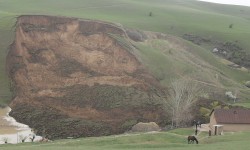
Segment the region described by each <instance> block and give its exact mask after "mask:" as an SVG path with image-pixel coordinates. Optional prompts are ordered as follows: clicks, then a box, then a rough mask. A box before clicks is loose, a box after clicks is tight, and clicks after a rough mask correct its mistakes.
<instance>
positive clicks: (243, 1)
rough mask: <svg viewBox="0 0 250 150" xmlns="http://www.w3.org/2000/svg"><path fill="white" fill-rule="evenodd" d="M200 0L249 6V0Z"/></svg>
mask: <svg viewBox="0 0 250 150" xmlns="http://www.w3.org/2000/svg"><path fill="white" fill-rule="evenodd" d="M200 1H206V2H213V3H221V4H233V5H244V6H250V0H200Z"/></svg>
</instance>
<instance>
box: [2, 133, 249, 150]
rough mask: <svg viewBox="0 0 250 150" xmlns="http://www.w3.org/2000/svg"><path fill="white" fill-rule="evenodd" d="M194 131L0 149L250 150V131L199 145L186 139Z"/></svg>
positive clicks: (210, 140)
mask: <svg viewBox="0 0 250 150" xmlns="http://www.w3.org/2000/svg"><path fill="white" fill-rule="evenodd" d="M191 133H192V130H191V129H178V130H173V131H171V132H160V133H144V134H130V135H117V136H107V137H92V138H81V139H72V140H58V141H54V142H49V143H44V144H41V143H25V144H18V145H1V146H0V149H1V150H30V149H36V150H50V149H51V150H52V149H53V150H59V149H60V150H78V149H79V150H80V149H81V150H82V149H91V150H92V149H93V150H99V149H102V150H106V149H134V150H141V149H159V150H161V149H168V150H184V149H185V150H196V149H197V150H198V149H199V150H210V149H220V150H227V149H236V148H237V149H248V148H249V146H250V143H249V138H250V133H249V132H239V133H234V134H231V133H230V134H226V135H223V136H212V137H206V136H204V135H202V136H199V137H198V139H199V141H200V144H198V145H197V144H187V140H186V137H187V135H190V134H191Z"/></svg>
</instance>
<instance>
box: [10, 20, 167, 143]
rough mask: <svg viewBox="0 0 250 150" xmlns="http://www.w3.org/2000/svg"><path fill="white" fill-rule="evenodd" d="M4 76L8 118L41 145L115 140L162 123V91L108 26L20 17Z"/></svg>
mask: <svg viewBox="0 0 250 150" xmlns="http://www.w3.org/2000/svg"><path fill="white" fill-rule="evenodd" d="M7 68H8V71H9V76H10V78H11V90H12V93H13V100H12V102H11V105H10V106H11V108H12V112H11V113H10V114H11V115H12V116H13V117H15V118H16V119H17V120H18V121H19V122H22V123H25V124H28V125H29V126H30V127H32V128H35V129H36V130H37V133H38V134H40V135H44V136H46V137H48V138H52V139H53V138H66V137H82V136H100V135H109V134H118V133H122V132H124V131H126V130H129V129H130V128H131V127H132V126H133V125H134V124H136V123H137V122H140V121H144V122H149V121H153V122H156V123H157V124H159V125H162V124H163V123H164V120H166V118H165V117H166V114H165V112H164V111H163V107H162V103H163V100H164V98H165V94H164V91H163V90H162V87H161V86H160V85H159V83H158V82H157V81H156V80H155V79H154V77H153V76H152V75H151V74H150V73H148V72H147V71H146V70H145V68H144V67H143V65H142V63H141V62H140V61H139V57H138V56H137V55H136V52H135V48H134V47H133V46H132V45H131V44H130V43H129V42H128V40H127V35H126V32H124V30H123V28H122V27H120V26H117V25H115V24H110V23H106V22H101V21H93V20H80V19H76V18H65V17H52V16H27V15H25V16H20V17H18V18H17V22H16V36H15V41H14V42H13V44H12V45H11V46H10V51H9V54H8V58H7Z"/></svg>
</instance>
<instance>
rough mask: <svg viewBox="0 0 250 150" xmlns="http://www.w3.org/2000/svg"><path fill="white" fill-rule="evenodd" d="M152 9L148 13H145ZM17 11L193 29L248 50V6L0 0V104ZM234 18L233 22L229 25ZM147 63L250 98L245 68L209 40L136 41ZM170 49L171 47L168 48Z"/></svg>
mask: <svg viewBox="0 0 250 150" xmlns="http://www.w3.org/2000/svg"><path fill="white" fill-rule="evenodd" d="M150 12H152V16H149V13H150ZM21 14H47V15H60V16H72V17H79V18H89V19H99V20H105V21H110V22H117V23H121V24H122V25H124V26H125V27H129V28H135V29H141V30H147V31H154V32H161V33H166V34H172V35H175V36H179V37H182V36H183V35H184V34H193V35H197V36H200V37H204V38H209V39H212V40H214V41H221V42H227V41H229V42H234V41H237V43H238V45H240V46H241V47H242V48H243V49H244V50H246V51H247V52H248V53H250V42H248V40H249V38H250V26H249V24H250V17H249V16H250V7H243V6H227V5H218V4H209V3H204V2H197V1H195V0H154V1H151V0H95V1H92V0H73V1H67V0H61V1H56V0H43V1H33V0H22V1H20V0H1V1H0V53H1V57H0V83H1V87H0V98H1V99H0V104H1V103H2V104H6V100H8V99H9V97H10V92H9V90H8V88H9V86H8V78H7V76H6V74H5V67H4V66H5V56H6V52H7V50H6V49H7V47H8V45H9V44H10V43H11V42H12V39H13V29H12V26H13V25H14V23H15V18H16V16H18V15H21ZM230 24H233V28H229V25H230ZM134 45H136V47H138V49H139V53H140V55H141V57H142V59H143V62H144V63H145V64H146V66H147V67H148V68H149V69H150V70H151V71H152V72H153V73H154V74H155V76H157V77H158V79H159V80H161V82H162V84H164V85H168V83H169V82H170V81H171V79H173V78H176V77H180V76H187V77H189V78H192V79H194V80H196V81H199V82H202V83H206V84H207V85H208V86H209V87H210V88H212V89H214V90H215V91H216V89H221V91H223V92H224V91H228V90H230V91H235V90H238V91H240V92H239V93H240V94H239V95H240V96H241V97H242V100H244V101H246V102H248V101H250V100H249V98H248V97H249V95H250V94H249V93H250V90H249V89H247V88H246V87H244V86H243V84H244V82H245V81H247V80H250V74H249V73H248V72H247V71H241V70H237V69H233V68H230V67H228V66H227V65H225V64H224V63H222V60H221V59H220V58H217V57H215V56H214V55H213V54H212V53H211V52H210V51H211V50H210V49H211V48H212V47H214V45H213V43H208V44H207V45H206V44H205V45H203V44H202V45H200V46H197V45H194V44H192V43H190V42H187V41H185V40H182V39H181V38H176V37H171V38H168V39H166V40H162V39H154V40H148V41H146V42H143V43H140V42H135V43H134ZM170 51H171V52H170Z"/></svg>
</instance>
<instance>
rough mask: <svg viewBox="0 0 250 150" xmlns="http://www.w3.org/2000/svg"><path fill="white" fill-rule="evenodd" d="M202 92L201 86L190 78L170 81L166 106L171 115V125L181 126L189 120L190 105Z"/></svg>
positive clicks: (190, 116)
mask: <svg viewBox="0 0 250 150" xmlns="http://www.w3.org/2000/svg"><path fill="white" fill-rule="evenodd" d="M202 94H203V90H202V88H201V87H200V86H198V84H197V83H194V82H191V80H187V79H179V80H176V81H173V82H171V87H170V91H169V98H168V99H167V100H166V104H167V105H166V106H167V110H168V111H169V113H170V114H171V115H172V127H174V126H177V127H179V126H183V125H186V124H187V123H188V122H190V120H191V118H192V115H191V109H192V106H193V104H194V103H195V102H196V101H197V100H198V98H199V97H200V96H202Z"/></svg>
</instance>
